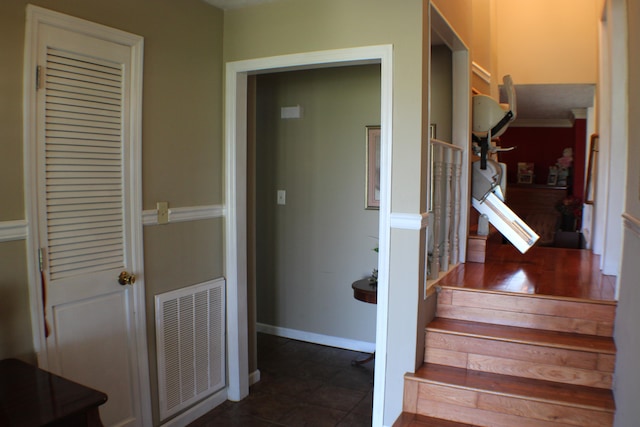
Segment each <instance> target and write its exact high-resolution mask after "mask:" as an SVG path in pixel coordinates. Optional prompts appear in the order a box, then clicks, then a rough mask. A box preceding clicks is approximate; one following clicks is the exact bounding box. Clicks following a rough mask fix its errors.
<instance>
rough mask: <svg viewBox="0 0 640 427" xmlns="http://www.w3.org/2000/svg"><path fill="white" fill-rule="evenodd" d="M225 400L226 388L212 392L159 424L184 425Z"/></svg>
mask: <svg viewBox="0 0 640 427" xmlns="http://www.w3.org/2000/svg"><path fill="white" fill-rule="evenodd" d="M226 400H227V389H226V388H225V389H222V390H220V391H219V392H217V393H214V394H212V395H211V396H209V397H207V398H206V399H205V400H203V401H202V402H200V403H197V404H195V405H194V406H192V407H191V408H189V409H187V410H186V411H184V412H183V413H181V414H180V415H178V416H177V417H175V418H171V419H170V420H169V421H166V422H164V423H162V424H161V427H184V426H186V425H189V424H190V423H192V422H194V421H195V420H197V419H198V418H200V417H201V416H203V415H204V414H206V413H207V412H209V411H211V410H212V409H214V408H215V407H216V406H218V405H220V404H222V403H224V402H225V401H226Z"/></svg>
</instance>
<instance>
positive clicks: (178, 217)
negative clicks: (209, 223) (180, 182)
mask: <svg viewBox="0 0 640 427" xmlns="http://www.w3.org/2000/svg"><path fill="white" fill-rule="evenodd" d="M226 213H227V209H226V208H225V207H224V206H223V205H203V206H186V207H178V208H169V223H170V224H171V223H174V222H186V221H198V220H200V219H211V218H221V217H223V216H225V215H226ZM142 225H145V226H146V225H158V210H157V209H146V210H144V211H142Z"/></svg>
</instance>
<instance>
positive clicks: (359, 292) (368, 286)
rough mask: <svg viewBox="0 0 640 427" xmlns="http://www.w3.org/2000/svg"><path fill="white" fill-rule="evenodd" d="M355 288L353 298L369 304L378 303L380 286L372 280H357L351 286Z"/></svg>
mask: <svg viewBox="0 0 640 427" xmlns="http://www.w3.org/2000/svg"><path fill="white" fill-rule="evenodd" d="M351 287H352V288H353V297H354V298H355V299H357V300H358V301H363V302H368V303H369V304H377V303H378V285H377V283H376V282H371V280H370V279H368V278H367V279H360V280H356V281H355V282H353V283H352V284H351Z"/></svg>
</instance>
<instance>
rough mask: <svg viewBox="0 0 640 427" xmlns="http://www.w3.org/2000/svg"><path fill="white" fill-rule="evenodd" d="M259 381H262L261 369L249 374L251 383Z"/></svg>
mask: <svg viewBox="0 0 640 427" xmlns="http://www.w3.org/2000/svg"><path fill="white" fill-rule="evenodd" d="M258 381H260V370H259V369H256V370H255V371H253V372H251V373H250V374H249V385H254V384H255V383H257V382H258Z"/></svg>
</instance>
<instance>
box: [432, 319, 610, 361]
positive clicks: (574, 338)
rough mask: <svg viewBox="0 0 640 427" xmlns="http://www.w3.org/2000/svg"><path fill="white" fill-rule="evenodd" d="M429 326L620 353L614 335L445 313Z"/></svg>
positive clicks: (504, 339) (502, 338) (564, 346)
mask: <svg viewBox="0 0 640 427" xmlns="http://www.w3.org/2000/svg"><path fill="white" fill-rule="evenodd" d="M426 329H427V330H428V331H439V332H446V333H451V334H456V335H467V336H474V337H483V338H490V339H497V340H501V341H510V342H517V343H526V344H533V345H545V346H549V347H557V348H563V349H572V350H582V351H592V352H597V353H604V354H615V353H616V346H615V343H614V341H613V338H611V337H604V336H599V335H585V334H578V333H573V332H558V331H548V330H543V329H531V328H522V327H518V326H506V325H495V324H490V323H480V322H471V321H467V320H458V319H447V318H441V317H436V318H435V319H433V320H432V321H431V322H430V323H429V324H428V325H427V327H426Z"/></svg>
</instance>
